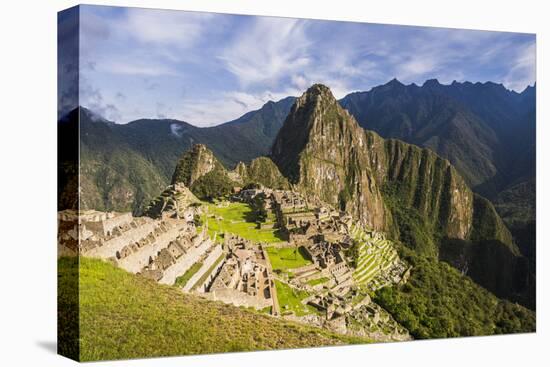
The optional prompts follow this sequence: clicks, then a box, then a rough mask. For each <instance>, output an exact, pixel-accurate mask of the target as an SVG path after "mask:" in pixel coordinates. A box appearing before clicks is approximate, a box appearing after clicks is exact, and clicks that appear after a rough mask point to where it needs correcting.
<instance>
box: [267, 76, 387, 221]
mask: <svg viewBox="0 0 550 367" xmlns="http://www.w3.org/2000/svg"><path fill="white" fill-rule="evenodd" d="M366 146H367V141H366V135H365V132H364V130H363V129H361V128H360V127H359V125H357V123H356V122H355V120H354V119H353V118H352V117H351V116H350V115H349V114H348V113H347V112H346V111H345V110H344V109H342V107H340V105H339V104H338V102H337V101H336V100H335V99H334V97H333V96H332V93H331V92H330V90H329V89H328V88H327V87H325V86H323V85H318V84H317V85H314V86H312V87H311V88H310V89H308V91H307V92H306V93H304V95H302V96H301V97H300V98H298V99H297V100H296V102H295V104H294V106H293V107H292V109H291V111H290V113H289V115H288V117H287V119H286V120H285V123H284V124H283V127H282V128H281V130H280V131H279V134H278V135H277V138H276V139H275V143H274V145H273V148H272V158H273V161H274V162H275V164H277V166H278V167H279V169H280V170H281V172H282V173H283V174H284V175H285V176H286V177H287V178H288V179H289V181H290V182H291V183H292V184H294V185H296V188H297V189H298V190H299V191H302V192H303V193H304V194H305V195H306V196H307V197H308V198H309V200H315V199H319V200H322V201H324V202H327V203H329V204H331V205H333V206H335V207H340V208H341V209H344V210H346V211H348V212H350V213H352V214H353V215H354V216H355V217H357V218H358V219H359V220H360V221H362V222H363V223H365V224H367V225H369V226H370V227H372V228H375V229H378V230H384V229H386V228H387V227H388V226H389V222H391V219H390V218H389V212H387V211H386V210H385V206H384V200H383V199H382V195H381V192H380V187H379V183H378V182H377V180H376V175H375V174H374V172H372V171H371V167H372V162H371V156H370V155H369V152H368V151H367V150H366V149H365V148H366Z"/></svg>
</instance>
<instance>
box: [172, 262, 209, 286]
mask: <svg viewBox="0 0 550 367" xmlns="http://www.w3.org/2000/svg"><path fill="white" fill-rule="evenodd" d="M201 267H202V263H201V262H197V263H194V264H193V265H192V266H191V267H190V268H189V269H188V270H187V271H186V272H185V274H183V275H182V276H179V277H177V278H176V283H175V284H174V285H175V286H177V287H182V288H183V287H185V285H186V284H187V282H188V281H189V279H191V277H192V276H193V275H195V273H196V272H197V271H199V269H200V268H201Z"/></svg>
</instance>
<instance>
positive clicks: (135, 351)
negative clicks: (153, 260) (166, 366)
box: [58, 258, 366, 361]
mask: <svg viewBox="0 0 550 367" xmlns="http://www.w3.org/2000/svg"><path fill="white" fill-rule="evenodd" d="M76 261H77V260H76V259H73V258H61V259H60V260H59V264H58V265H59V303H60V310H61V311H60V315H59V316H60V317H61V318H63V317H64V316H65V315H63V311H62V310H64V309H71V307H65V306H70V305H71V304H73V305H74V303H75V302H76V294H75V292H72V296H71V294H67V293H66V292H64V291H66V290H68V291H69V292H70V291H71V290H74V289H75V288H74V282H72V280H71V278H74V277H72V276H69V275H71V274H72V275H74V274H75V273H74V269H75V266H76V265H75V264H76ZM79 288H80V346H79V347H80V353H79V356H78V355H77V356H74V355H73V356H74V357H76V358H78V357H79V358H80V360H81V361H94V360H100V359H108V360H109V359H111V360H112V359H126V358H142V357H156V356H170V355H184V354H202V353H220V352H234V351H250V350H265V349H278V348H300V347H313V346H324V345H334V344H347V343H361V342H366V340H364V339H358V338H348V337H344V336H340V335H336V334H333V333H330V332H328V331H325V330H322V329H317V328H313V327H306V326H303V325H299V324H295V323H291V322H287V321H282V320H278V319H275V318H273V317H270V316H266V315H261V314H259V313H256V312H252V311H248V310H242V309H239V308H236V307H234V306H230V305H225V304H222V303H217V302H211V301H207V300H203V299H201V298H198V297H195V296H191V295H186V294H183V293H181V292H180V291H179V290H178V289H176V288H175V287H170V286H162V285H159V284H157V283H155V282H153V281H150V280H147V279H144V278H141V277H139V276H135V275H132V274H130V273H127V272H125V271H124V270H121V269H118V268H116V267H114V266H112V265H111V264H109V263H106V262H103V261H100V260H93V259H87V258H81V259H80V284H79ZM73 337H74V335H73ZM67 345H68V346H69V347H72V348H74V347H75V345H74V343H72V345H71V343H70V342H69V343H67V341H63V340H60V341H59V348H60V352H61V353H62V354H63V352H65V353H71V351H70V350H66V349H64V348H66V346H67ZM74 350H78V346H77V347H76V349H73V351H74Z"/></svg>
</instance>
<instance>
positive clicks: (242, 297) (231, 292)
mask: <svg viewBox="0 0 550 367" xmlns="http://www.w3.org/2000/svg"><path fill="white" fill-rule="evenodd" d="M205 295H207V297H208V298H210V299H212V300H214V301H221V302H224V303H230V304H232V305H234V306H237V307H238V306H246V307H254V308H255V309H257V310H261V309H262V308H266V307H269V306H273V303H272V300H271V298H263V297H257V296H250V295H248V294H246V293H244V292H240V291H238V290H236V289H230V288H227V289H216V290H215V291H213V292H210V293H205Z"/></svg>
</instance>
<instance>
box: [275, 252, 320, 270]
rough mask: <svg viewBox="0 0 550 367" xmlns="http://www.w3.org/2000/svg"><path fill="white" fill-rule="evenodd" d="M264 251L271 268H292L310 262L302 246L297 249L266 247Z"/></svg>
mask: <svg viewBox="0 0 550 367" xmlns="http://www.w3.org/2000/svg"><path fill="white" fill-rule="evenodd" d="M266 251H267V256H269V261H270V262H271V267H272V268H273V270H286V269H294V268H299V267H302V266H306V265H310V264H312V262H311V260H309V259H308V258H307V257H306V255H305V253H304V249H303V248H302V247H299V248H298V251H296V248H294V247H282V248H277V247H267V248H266Z"/></svg>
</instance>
